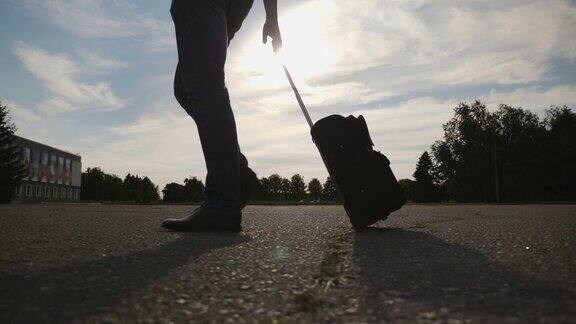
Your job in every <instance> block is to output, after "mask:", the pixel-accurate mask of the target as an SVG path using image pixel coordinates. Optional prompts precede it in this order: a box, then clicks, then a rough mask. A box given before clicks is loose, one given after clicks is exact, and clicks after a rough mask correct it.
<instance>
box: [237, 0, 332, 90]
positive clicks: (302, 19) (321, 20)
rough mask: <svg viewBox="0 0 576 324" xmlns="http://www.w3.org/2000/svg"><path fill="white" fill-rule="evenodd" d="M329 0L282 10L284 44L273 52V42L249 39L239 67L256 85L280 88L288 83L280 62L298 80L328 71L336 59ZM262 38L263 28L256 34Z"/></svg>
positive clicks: (256, 36)
mask: <svg viewBox="0 0 576 324" xmlns="http://www.w3.org/2000/svg"><path fill="white" fill-rule="evenodd" d="M331 7H332V1H330V0H316V1H312V2H309V3H306V4H303V5H299V6H297V7H294V8H292V9H290V10H287V11H286V12H284V13H280V16H279V22H280V28H281V31H282V38H283V41H284V47H283V48H282V50H281V51H280V53H278V54H276V55H275V54H274V53H273V52H272V50H271V47H270V45H269V44H268V45H263V44H262V42H261V41H259V42H254V41H253V42H250V45H247V46H246V47H245V48H243V50H242V54H241V57H240V66H242V70H244V71H245V72H247V73H248V74H250V75H252V77H251V79H252V80H250V82H251V83H252V82H254V83H256V84H254V85H256V86H264V87H277V86H283V85H285V83H286V80H285V78H284V75H283V73H282V72H281V69H280V67H281V64H285V65H286V66H287V67H288V68H289V69H290V71H291V72H292V73H293V74H294V77H295V79H296V80H298V81H301V82H304V81H306V80H307V79H310V78H313V77H316V76H319V75H322V74H324V73H326V72H329V71H330V69H331V66H332V65H333V64H334V62H335V55H336V53H335V49H334V46H333V45H332V44H331V42H330V41H329V39H328V30H329V28H330V24H329V12H330V9H331ZM254 38H256V39H261V30H258V32H257V33H256V35H255V36H254Z"/></svg>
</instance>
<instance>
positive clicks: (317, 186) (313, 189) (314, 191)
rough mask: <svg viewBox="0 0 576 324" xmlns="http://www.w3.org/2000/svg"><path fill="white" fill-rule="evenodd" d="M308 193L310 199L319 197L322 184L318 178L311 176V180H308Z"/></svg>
mask: <svg viewBox="0 0 576 324" xmlns="http://www.w3.org/2000/svg"><path fill="white" fill-rule="evenodd" d="M308 193H309V195H310V199H311V200H312V201H317V200H318V199H320V196H321V195H322V184H321V183H320V180H318V179H316V178H312V180H310V182H308Z"/></svg>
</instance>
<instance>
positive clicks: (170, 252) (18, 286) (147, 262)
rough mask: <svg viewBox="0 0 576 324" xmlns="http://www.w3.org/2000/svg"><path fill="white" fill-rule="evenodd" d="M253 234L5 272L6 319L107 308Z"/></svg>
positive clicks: (59, 318)
mask: <svg viewBox="0 0 576 324" xmlns="http://www.w3.org/2000/svg"><path fill="white" fill-rule="evenodd" d="M249 240H250V238H249V237H247V236H244V235H241V234H227V233H218V234H217V233H190V234H180V237H179V238H178V239H176V240H174V241H171V242H169V243H166V244H164V245H161V246H159V247H158V248H156V249H149V250H142V251H137V252H134V253H130V254H127V255H120V256H109V257H104V258H101V259H98V260H93V261H87V262H83V263H79V264H72V265H67V266H64V267H60V268H52V269H49V270H45V271H41V272H38V273H23V274H7V275H0V276H1V277H0V287H1V290H0V322H38V321H42V322H56V323H58V322H69V321H70V320H82V318H88V317H90V316H91V315H98V314H104V313H107V312H108V311H109V308H111V307H113V306H115V305H117V304H118V303H119V302H120V301H121V300H122V299H124V298H129V297H130V296H131V295H132V294H134V293H135V292H138V291H141V290H143V289H145V288H146V287H148V286H149V285H152V284H153V283H155V282H157V281H159V280H161V279H163V278H165V277H167V276H169V275H170V273H171V271H174V270H176V269H177V268H179V267H181V266H184V265H186V264H188V263H190V262H191V261H193V260H194V259H195V258H197V257H198V256H199V255H201V254H203V253H207V252H210V251H213V250H216V249H219V248H224V247H227V246H232V245H237V244H241V243H243V242H246V241H249ZM179 279H181V278H179Z"/></svg>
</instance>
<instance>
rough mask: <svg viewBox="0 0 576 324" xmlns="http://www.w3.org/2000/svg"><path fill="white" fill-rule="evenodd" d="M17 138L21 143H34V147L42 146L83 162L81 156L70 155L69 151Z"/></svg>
mask: <svg viewBox="0 0 576 324" xmlns="http://www.w3.org/2000/svg"><path fill="white" fill-rule="evenodd" d="M15 137H16V139H17V140H18V141H20V142H22V143H26V142H27V143H32V144H34V145H37V146H42V147H44V148H47V149H49V150H50V151H56V152H58V153H61V154H66V155H70V156H72V157H74V158H77V159H78V160H81V159H82V158H81V156H80V155H79V154H74V153H70V152H68V151H64V150H62V149H58V148H55V147H53V146H50V145H47V144H43V143H40V142H36V141H33V140H31V139H27V138H24V137H21V136H17V135H15Z"/></svg>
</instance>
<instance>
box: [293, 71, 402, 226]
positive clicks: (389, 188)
mask: <svg viewBox="0 0 576 324" xmlns="http://www.w3.org/2000/svg"><path fill="white" fill-rule="evenodd" d="M283 68H284V72H285V74H286V77H287V78H288V81H289V82H290V86H291V87H292V90H293V91H294V94H295V96H296V100H297V101H298V104H299V105H300V108H301V109H302V112H303V113H304V117H305V118H306V121H307V122H308V125H309V126H310V133H311V134H312V140H313V141H314V144H316V147H317V148H318V150H319V151H320V156H321V157H322V160H323V161H324V165H325V166H326V168H327V169H328V173H329V174H330V177H331V178H332V179H333V181H334V183H335V184H336V188H337V191H338V194H339V195H340V198H341V199H342V201H343V203H344V209H345V210H346V214H348V217H349V218H350V222H351V223H352V225H353V226H354V227H356V228H362V227H366V226H369V225H372V224H374V223H376V222H377V221H380V220H385V219H386V218H388V215H389V214H390V213H391V212H393V211H395V210H398V209H400V208H401V207H402V206H403V205H404V203H405V202H406V198H405V197H404V193H403V191H402V188H401V187H400V185H399V184H398V181H397V180H396V178H395V177H394V174H393V173H392V170H391V169H390V161H389V160H388V159H387V158H386V156H384V155H383V154H382V153H380V152H378V151H374V150H373V146H374V144H373V143H372V139H371V138H370V134H369V132H368V126H367V125H366V121H365V120H364V117H362V115H360V116H358V117H354V116H348V117H343V116H340V115H331V116H328V117H326V118H323V119H321V120H319V121H317V122H316V123H315V124H314V123H312V119H311V118H310V115H309V114H308V110H307V109H306V106H305V105H304V102H303V101H302V98H301V97H300V93H299V92H298V89H297V88H296V86H295V84H294V81H293V80H292V77H291V75H290V72H288V69H287V68H286V66H283Z"/></svg>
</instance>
